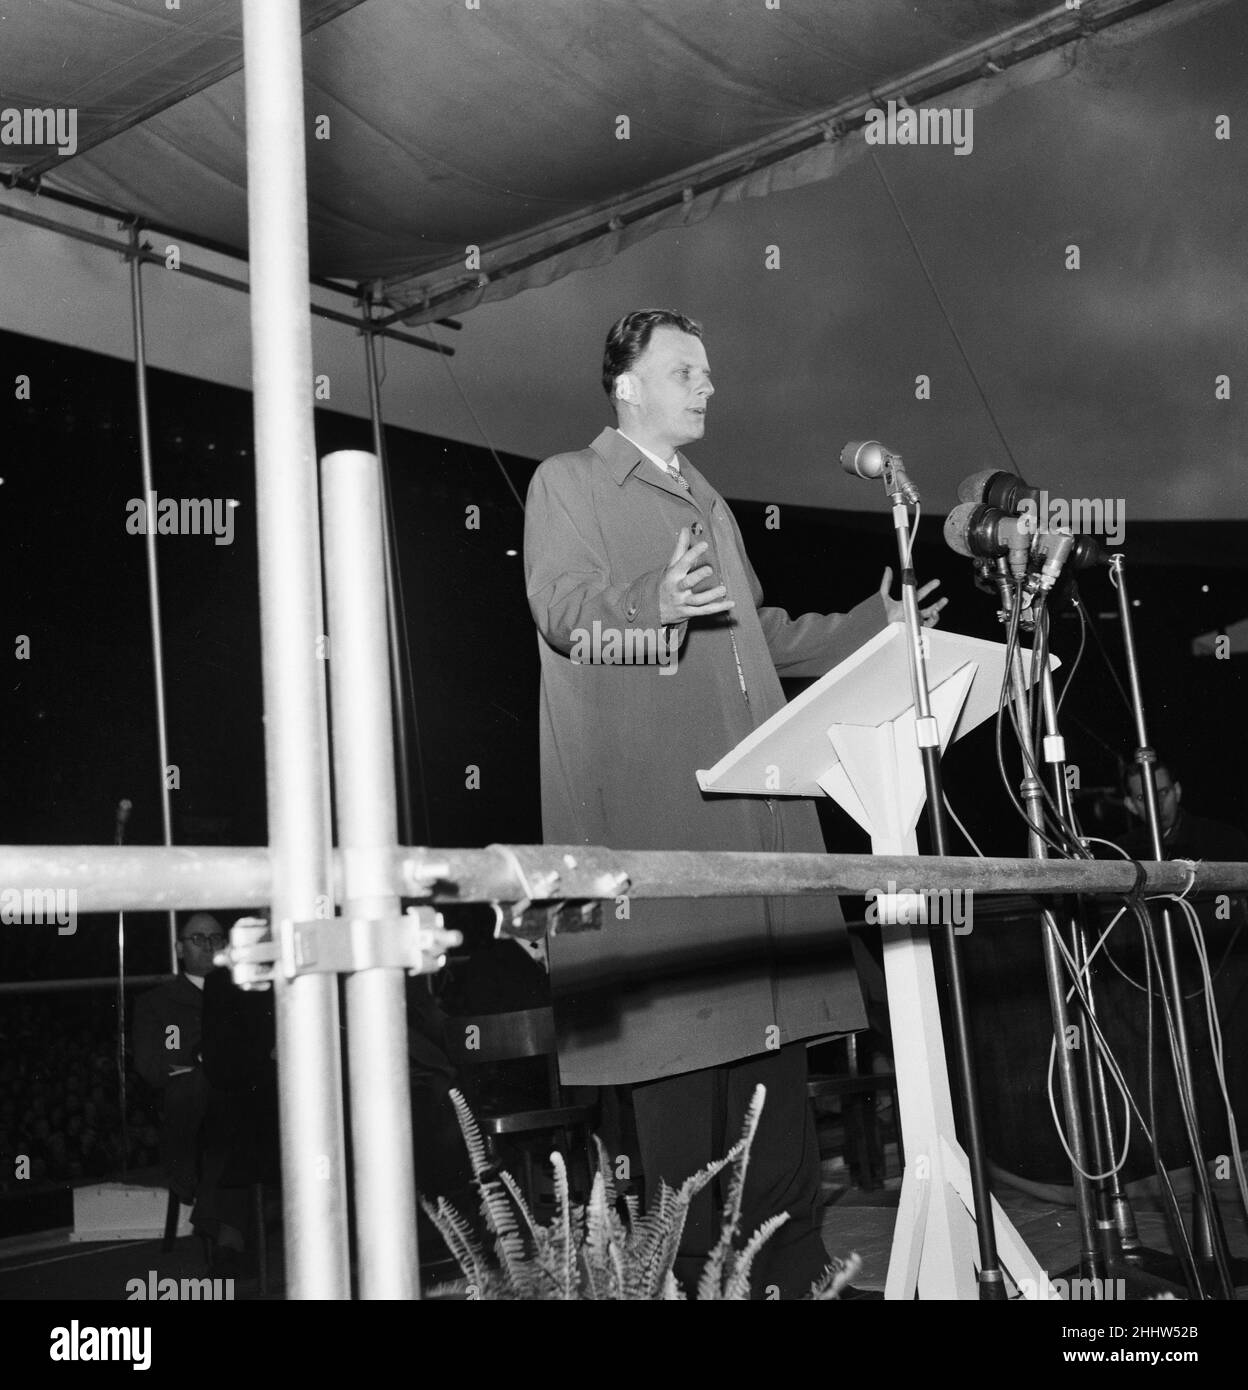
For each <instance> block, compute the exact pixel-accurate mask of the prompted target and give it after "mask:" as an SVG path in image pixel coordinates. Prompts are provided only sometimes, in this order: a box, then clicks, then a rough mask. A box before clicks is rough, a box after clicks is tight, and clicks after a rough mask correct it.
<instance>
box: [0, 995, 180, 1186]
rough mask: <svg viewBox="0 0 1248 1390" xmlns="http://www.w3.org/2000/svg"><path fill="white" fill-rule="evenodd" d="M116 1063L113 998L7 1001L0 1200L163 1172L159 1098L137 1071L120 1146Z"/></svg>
mask: <svg viewBox="0 0 1248 1390" xmlns="http://www.w3.org/2000/svg"><path fill="white" fill-rule="evenodd" d="M116 1053H117V1020H116V1004H115V1001H114V1000H113V999H111V998H110V997H109V996H108V995H107V994H104V995H102V994H101V992H100V991H92V992H91V993H90V994H84V995H76V996H75V995H65V994H47V995H28V996H21V995H19V996H16V997H10V998H8V999H5V1000H4V1001H3V1005H2V1007H0V1193H3V1194H7V1193H11V1192H17V1191H29V1190H30V1189H31V1187H32V1186H41V1185H46V1184H53V1183H56V1184H60V1183H66V1182H77V1181H81V1180H83V1179H90V1178H100V1179H102V1178H111V1177H120V1175H121V1173H122V1172H123V1170H130V1171H133V1170H136V1169H142V1168H147V1167H150V1166H151V1165H153V1164H155V1163H156V1162H157V1156H158V1155H157V1150H158V1139H159V1107H158V1103H157V1098H156V1097H155V1096H154V1095H153V1093H152V1091H151V1089H150V1088H149V1087H148V1086H147V1085H146V1084H145V1083H144V1082H143V1081H142V1080H141V1079H140V1077H139V1076H138V1075H137V1074H136V1073H135V1072H134V1070H133V1065H132V1063H130V1062H128V1063H127V1071H126V1113H127V1124H126V1127H125V1129H126V1133H125V1138H124V1140H123V1135H122V1124H121V1105H120V1094H119V1092H120V1086H119V1082H118V1075H117V1061H116ZM23 1157H25V1158H26V1159H27V1160H28V1163H27V1164H22V1162H21V1160H22V1158H23Z"/></svg>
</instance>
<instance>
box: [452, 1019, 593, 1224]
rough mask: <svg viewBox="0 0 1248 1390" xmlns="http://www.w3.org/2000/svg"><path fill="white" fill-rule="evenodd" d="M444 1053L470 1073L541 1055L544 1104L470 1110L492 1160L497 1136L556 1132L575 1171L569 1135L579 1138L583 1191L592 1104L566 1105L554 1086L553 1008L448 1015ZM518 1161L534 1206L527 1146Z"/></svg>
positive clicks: (588, 1170) (589, 1163)
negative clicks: (522, 1168) (522, 1165)
mask: <svg viewBox="0 0 1248 1390" xmlns="http://www.w3.org/2000/svg"><path fill="white" fill-rule="evenodd" d="M446 1054H447V1056H448V1057H449V1058H450V1061H451V1063H452V1064H453V1065H454V1066H455V1067H456V1068H457V1069H459V1070H465V1071H469V1072H471V1071H474V1070H475V1069H476V1068H479V1067H485V1066H500V1065H506V1064H507V1063H510V1062H519V1061H522V1060H525V1059H532V1058H541V1059H544V1061H545V1063H546V1077H545V1079H546V1086H545V1090H546V1096H545V1100H546V1102H547V1103H546V1104H545V1105H542V1106H538V1107H534V1108H527V1109H509V1108H503V1107H500V1106H492V1105H488V1104H486V1105H482V1106H478V1105H473V1114H474V1116H475V1117H476V1121H477V1124H478V1125H479V1126H480V1128H481V1133H482V1136H483V1138H484V1139H485V1142H486V1145H487V1148H488V1150H489V1152H490V1155H491V1158H492V1159H495V1160H497V1158H498V1141H499V1140H500V1139H505V1138H513V1139H521V1138H527V1137H529V1136H531V1135H537V1134H541V1133H544V1132H545V1133H550V1134H557V1135H559V1136H560V1137H561V1138H562V1145H563V1150H562V1151H563V1154H564V1157H565V1159H566V1160H567V1161H568V1167H569V1173H570V1175H571V1174H573V1172H574V1164H573V1145H572V1134H573V1133H574V1132H576V1133H577V1134H578V1135H579V1138H580V1145H579V1147H580V1149H581V1150H582V1151H583V1152H584V1156H585V1165H586V1166H585V1178H586V1182H585V1189H584V1190H585V1192H587V1191H588V1185H589V1183H590V1182H591V1181H592V1176H593V1174H594V1172H595V1171H596V1169H597V1166H598V1161H597V1153H596V1151H595V1148H594V1141H593V1131H594V1125H595V1122H596V1118H597V1106H595V1105H574V1104H569V1103H568V1101H567V1098H566V1097H565V1095H564V1093H563V1089H562V1088H561V1087H560V1085H559V1063H558V1058H557V1054H556V1044H555V1017H554V1011H553V1010H552V1009H550V1008H538V1009H517V1010H514V1011H513V1012H510V1013H500V1014H476V1015H473V1016H472V1017H452V1018H448V1019H447V1020H446ZM469 1084H470V1085H471V1077H470V1078H469ZM523 1161H524V1175H523V1190H524V1192H525V1195H526V1197H527V1199H528V1202H529V1205H530V1206H533V1205H534V1204H535V1199H536V1189H535V1185H534V1164H533V1155H532V1152H531V1149H530V1146H529V1145H524V1146H523Z"/></svg>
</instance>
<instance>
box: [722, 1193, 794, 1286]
mask: <svg viewBox="0 0 1248 1390" xmlns="http://www.w3.org/2000/svg"><path fill="white" fill-rule="evenodd" d="M788 1219H789V1213H788V1212H787V1211H781V1212H777V1213H776V1215H775V1216H769V1217H768V1218H767V1220H766V1221H764V1222H763V1224H762V1225H761V1226H760V1227H759V1228H758V1230H757V1231H755V1232H754V1234H753V1235H752V1236H751V1237H750V1238H749V1240H747V1241H746V1243H745V1249H744V1250H742V1251H741V1253H740V1255H738V1256H737V1259H736V1261H735V1262H734V1264H733V1270H732V1277H731V1278H730V1279H729V1280H728V1283H727V1285H726V1287H725V1288H724V1291H723V1294H722V1295H721V1296H722V1297H723V1298H724V1299H726V1300H730V1301H732V1302H738V1301H740V1300H741V1299H746V1298H749V1296H750V1268H751V1266H752V1265H753V1263H754V1258H755V1256H756V1255H757V1254H758V1252H759V1251H760V1250H761V1249H762V1248H763V1246H764V1245H765V1244H766V1243H767V1241H769V1240H770V1239H771V1237H772V1236H773V1235H775V1233H776V1232H777V1231H778V1230H779V1229H780V1227H781V1226H783V1225H784V1223H785V1222H786V1221H787V1220H788Z"/></svg>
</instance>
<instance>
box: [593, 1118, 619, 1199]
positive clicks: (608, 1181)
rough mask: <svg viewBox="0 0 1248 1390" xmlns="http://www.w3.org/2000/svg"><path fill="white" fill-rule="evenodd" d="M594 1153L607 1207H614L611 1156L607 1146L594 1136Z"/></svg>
mask: <svg viewBox="0 0 1248 1390" xmlns="http://www.w3.org/2000/svg"><path fill="white" fill-rule="evenodd" d="M594 1151H595V1153H596V1154H597V1156H598V1169H597V1171H598V1173H599V1174H601V1176H602V1186H603V1189H604V1192H605V1194H606V1199H607V1206H609V1207H613V1206H615V1201H616V1191H615V1170H614V1168H613V1167H612V1164H611V1155H610V1154H609V1153H608V1152H607V1146H606V1145H605V1144H604V1143H603V1142H602V1140H601V1139H599V1138H598V1136H597V1135H596V1134H595V1135H594Z"/></svg>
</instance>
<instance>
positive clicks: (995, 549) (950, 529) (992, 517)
mask: <svg viewBox="0 0 1248 1390" xmlns="http://www.w3.org/2000/svg"><path fill="white" fill-rule="evenodd" d="M1031 543H1032V527H1031V525H1030V523H1029V522H1028V521H1026V520H1025V519H1021V518H1019V517H1016V516H1006V514H1005V513H1004V512H1003V511H1002V510H1001V509H1000V508H999V507H985V506H983V505H982V504H977V503H975V502H962V503H960V504H959V505H958V506H956V507H954V509H953V511H951V512H950V513H949V515H948V516H947V517H946V518H945V544H946V545H947V546H948V547H949V549H950V550H954V551H956V552H957V553H958V554H959V555H965V556H967V558H968V559H972V560H992V559H995V558H996V557H997V556H998V555H1004V556H1007V557H1008V559H1009V564H1010V573H1011V574H1012V575H1013V576H1014V578H1015V579H1023V578H1025V577H1026V575H1027V557H1028V555H1029V554H1030V551H1031Z"/></svg>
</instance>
